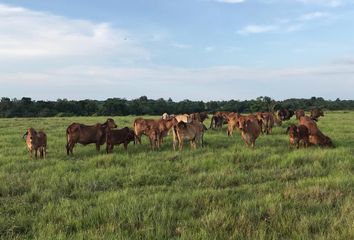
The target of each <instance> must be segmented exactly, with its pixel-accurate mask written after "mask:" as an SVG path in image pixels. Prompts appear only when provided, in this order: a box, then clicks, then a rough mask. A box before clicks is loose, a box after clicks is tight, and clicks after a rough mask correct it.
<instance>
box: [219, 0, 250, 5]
mask: <svg viewBox="0 0 354 240" xmlns="http://www.w3.org/2000/svg"><path fill="white" fill-rule="evenodd" d="M214 1H215V2H219V3H230V4H235V3H243V2H245V0H214Z"/></svg>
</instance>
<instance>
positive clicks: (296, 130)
mask: <svg viewBox="0 0 354 240" xmlns="http://www.w3.org/2000/svg"><path fill="white" fill-rule="evenodd" d="M286 132H287V133H289V140H290V146H294V145H296V148H299V146H300V142H302V143H303V146H304V147H305V148H306V147H308V145H309V131H308V129H307V127H306V126H305V125H299V126H296V125H295V124H291V125H290V126H289V127H288V128H287V130H286Z"/></svg>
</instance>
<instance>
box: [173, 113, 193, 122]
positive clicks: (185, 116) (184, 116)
mask: <svg viewBox="0 0 354 240" xmlns="http://www.w3.org/2000/svg"><path fill="white" fill-rule="evenodd" d="M175 118H176V120H177V122H181V121H182V122H185V123H190V122H191V121H192V120H193V119H192V118H191V116H190V115H188V114H180V115H177V116H175Z"/></svg>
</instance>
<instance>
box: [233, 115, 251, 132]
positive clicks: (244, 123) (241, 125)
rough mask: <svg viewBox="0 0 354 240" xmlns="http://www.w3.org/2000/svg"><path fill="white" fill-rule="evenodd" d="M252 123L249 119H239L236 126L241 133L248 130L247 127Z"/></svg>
mask: <svg viewBox="0 0 354 240" xmlns="http://www.w3.org/2000/svg"><path fill="white" fill-rule="evenodd" d="M250 122H251V120H249V119H246V118H239V119H238V121H237V123H236V125H237V127H238V128H239V129H240V130H241V131H243V130H245V129H246V128H247V126H248V125H249V123H250Z"/></svg>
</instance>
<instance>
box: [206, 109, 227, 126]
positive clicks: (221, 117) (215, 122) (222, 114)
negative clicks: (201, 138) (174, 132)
mask: <svg viewBox="0 0 354 240" xmlns="http://www.w3.org/2000/svg"><path fill="white" fill-rule="evenodd" d="M229 113H230V112H226V111H219V112H216V113H214V115H213V116H212V117H211V122H210V127H209V128H219V129H221V128H222V125H223V124H224V123H227V122H228V119H227V118H226V116H227V115H228V114H229Z"/></svg>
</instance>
